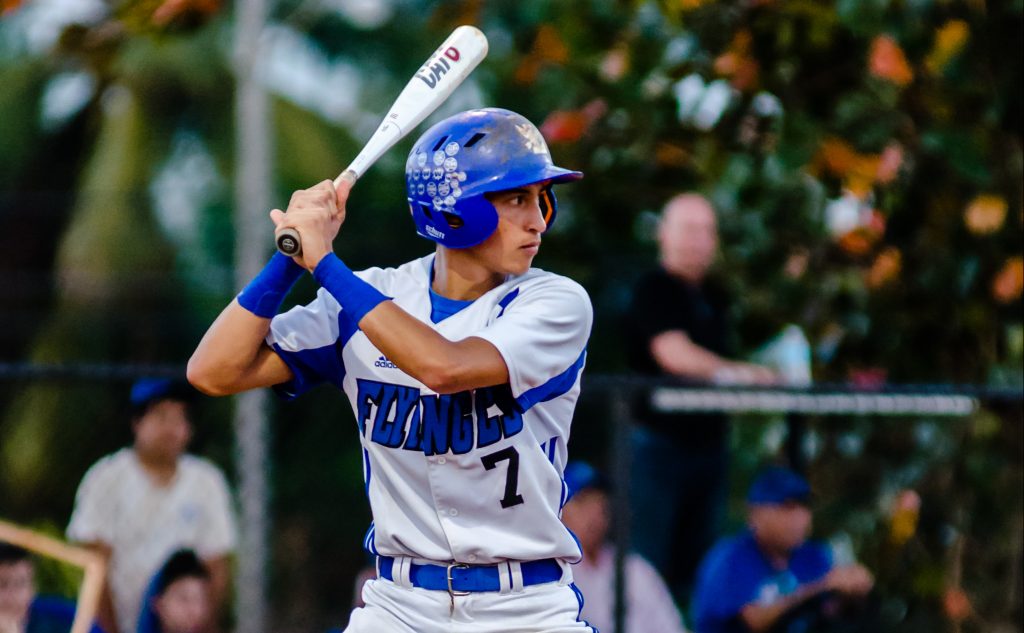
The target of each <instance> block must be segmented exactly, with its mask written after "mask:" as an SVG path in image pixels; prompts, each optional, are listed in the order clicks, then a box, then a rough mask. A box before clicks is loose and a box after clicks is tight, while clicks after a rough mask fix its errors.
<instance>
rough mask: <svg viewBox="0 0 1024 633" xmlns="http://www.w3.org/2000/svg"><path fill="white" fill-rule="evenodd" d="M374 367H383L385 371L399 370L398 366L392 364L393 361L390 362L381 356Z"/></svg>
mask: <svg viewBox="0 0 1024 633" xmlns="http://www.w3.org/2000/svg"><path fill="white" fill-rule="evenodd" d="M374 366H375V367H383V368H384V369H398V365H396V364H394V363H392V362H391V361H389V360H388V359H387V358H385V357H384V356H381V357H380V358H378V359H377V361H376V362H375V363H374Z"/></svg>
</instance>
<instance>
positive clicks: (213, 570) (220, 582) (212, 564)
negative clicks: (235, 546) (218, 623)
mask: <svg viewBox="0 0 1024 633" xmlns="http://www.w3.org/2000/svg"><path fill="white" fill-rule="evenodd" d="M204 563H205V564H206V569H207V570H208V571H209V572H210V598H211V602H212V604H213V612H214V614H215V617H214V619H215V620H217V619H219V618H220V615H221V611H222V610H223V608H224V604H225V603H226V602H227V597H228V591H229V590H230V584H231V565H230V560H229V559H228V557H227V556H218V557H217V558H212V559H209V560H206V561H204Z"/></svg>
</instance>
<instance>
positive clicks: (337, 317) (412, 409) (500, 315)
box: [267, 255, 593, 565]
mask: <svg viewBox="0 0 1024 633" xmlns="http://www.w3.org/2000/svg"><path fill="white" fill-rule="evenodd" d="M433 259H434V258H433V255H430V256H427V257H424V258H421V259H418V260H414V261H412V262H409V263H407V264H404V265H402V266H401V267H399V268H393V269H379V268H372V269H369V270H365V271H361V272H359V273H357V275H358V276H359V277H361V278H362V279H364V280H365V281H367V282H368V283H370V284H372V285H373V286H375V287H376V288H377V289H378V290H380V291H381V292H382V293H384V294H386V295H388V296H390V297H393V298H394V301H395V303H396V304H397V305H398V306H399V307H401V308H402V309H403V310H405V311H406V312H408V313H409V314H411V315H412V316H414V317H416V318H417V319H420V320H421V321H423V322H424V323H427V324H429V325H431V327H433V328H434V329H435V330H436V331H437V332H439V333H440V334H442V335H444V336H445V337H446V338H448V339H449V340H461V339H464V338H467V337H470V336H476V337H480V338H482V339H485V340H487V341H489V342H491V343H492V344H493V345H494V346H495V347H496V348H497V349H498V351H499V352H500V353H501V355H502V357H503V358H504V359H505V363H506V365H507V366H508V372H509V383H508V384H505V385H500V386H496V387H487V388H481V389H476V390H473V391H465V392H460V393H455V394H447V395H438V394H436V393H434V392H432V391H431V390H429V389H427V388H426V387H425V386H424V385H423V384H422V383H420V382H418V381H417V380H415V379H413V378H411V377H410V376H408V375H406V374H405V373H404V372H403V371H402V370H400V369H398V368H397V367H396V366H395V365H394V364H393V363H392V362H391V361H389V360H388V359H387V358H385V357H384V356H383V355H382V354H381V353H380V351H378V350H377V349H376V348H375V347H374V346H373V344H372V343H371V342H370V341H369V339H368V338H367V337H366V336H365V335H364V334H363V333H362V332H361V331H359V329H358V327H357V325H356V323H354V322H353V320H352V319H351V318H350V317H348V315H346V314H345V311H344V310H343V309H341V307H340V306H339V304H338V302H337V301H335V299H334V298H333V297H332V296H331V295H330V293H328V292H327V291H326V290H323V289H321V290H320V291H319V293H318V295H317V298H316V299H315V300H314V301H313V302H311V303H310V304H308V305H306V306H303V307H296V308H293V309H292V310H290V311H288V312H286V313H283V314H280V315H278V316H277V317H275V318H274V319H273V321H272V322H271V328H270V334H269V335H268V337H267V342H268V343H269V344H270V345H271V346H272V347H273V348H274V349H275V350H276V351H277V353H278V354H280V356H281V358H282V359H284V361H285V362H286V363H287V364H288V365H289V367H291V369H292V371H293V373H294V379H293V380H292V381H291V382H289V383H287V384H285V385H280V386H279V391H280V392H283V393H284V394H285V395H287V396H295V395H298V394H300V393H302V392H304V391H306V390H307V389H309V388H310V387H312V386H314V385H316V384H319V383H321V382H329V383H332V384H334V385H335V386H337V387H338V388H340V389H343V390H344V391H345V393H346V394H347V395H348V397H349V400H350V402H351V404H352V410H353V412H354V414H355V417H356V421H357V423H358V428H359V437H360V442H361V443H362V447H363V458H364V465H365V469H364V478H365V483H366V490H367V495H368V496H369V499H370V507H371V509H372V512H373V518H374V523H373V524H372V525H371V526H370V530H369V532H368V533H367V535H366V539H365V541H364V546H365V547H366V549H367V550H369V551H370V552H371V553H374V554H381V555H385V556H409V557H416V558H422V559H428V560H433V561H456V562H459V563H466V564H478V565H479V564H490V563H498V562H501V561H504V560H513V561H530V560H539V559H546V558H558V559H563V560H566V561H576V560H579V558H580V556H581V552H580V548H579V545H578V544H577V542H576V540H575V537H574V536H573V535H572V534H571V533H570V532H569V531H568V529H566V527H565V526H564V525H563V524H562V523H561V521H560V519H559V517H560V514H561V508H562V506H563V505H564V503H565V500H566V485H565V482H564V481H563V479H562V471H563V469H564V466H565V462H566V458H567V450H566V443H567V442H568V440H569V426H570V423H571V420H572V415H573V410H574V408H575V405H576V400H577V397H578V396H579V390H580V375H581V373H582V370H583V365H584V361H585V359H586V344H587V339H588V338H589V336H590V328H591V324H592V321H593V311H592V308H591V305H590V300H589V298H588V296H587V293H586V291H585V290H583V288H582V287H581V286H580V285H579V284H577V283H576V282H573V281H571V280H569V279H567V278H565V277H561V276H558V275H555V274H552V273H548V272H544V271H542V270H538V269H530V270H529V271H528V272H527V273H526V274H524V275H521V276H518V277H512V278H510V279H508V280H507V281H506V282H505V283H503V284H501V285H499V286H498V287H496V288H494V289H492V290H490V291H489V292H487V293H486V294H484V295H483V296H481V297H480V298H478V299H476V300H475V301H473V302H472V303H471V304H470V305H468V306H467V307H465V308H464V309H462V310H461V311H459V312H457V313H456V314H454V315H452V316H449V317H448V318H446V319H444V320H442V321H441V322H439V323H436V324H435V323H432V321H431V318H430V315H431V301H430V294H429V287H430V278H431V271H432V266H433Z"/></svg>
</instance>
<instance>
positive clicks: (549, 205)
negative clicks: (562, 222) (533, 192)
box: [540, 185, 558, 231]
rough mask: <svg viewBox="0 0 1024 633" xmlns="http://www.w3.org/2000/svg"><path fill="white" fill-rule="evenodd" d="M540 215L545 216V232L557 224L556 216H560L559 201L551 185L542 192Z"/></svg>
mask: <svg viewBox="0 0 1024 633" xmlns="http://www.w3.org/2000/svg"><path fill="white" fill-rule="evenodd" d="M540 213H541V215H542V216H544V224H545V227H546V228H545V229H544V230H545V231H547V230H548V229H550V228H551V225H552V224H554V223H555V216H556V215H558V200H557V199H556V198H555V192H554V190H553V189H552V188H551V185H548V186H547V187H544V189H542V190H541V192H540Z"/></svg>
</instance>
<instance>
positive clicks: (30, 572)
mask: <svg viewBox="0 0 1024 633" xmlns="http://www.w3.org/2000/svg"><path fill="white" fill-rule="evenodd" d="M74 619H75V603H74V602H73V601H71V600H67V599H65V598H59V597H55V596H38V595H36V583H35V565H34V564H33V562H32V557H31V556H30V555H29V553H28V552H27V551H26V550H24V549H22V548H20V547H17V546H15V545H11V544H10V543H3V542H0V633H67V632H68V631H69V630H70V629H71V623H72V622H74ZM90 633H103V630H102V629H100V628H99V627H98V626H95V625H94V626H93V627H92V629H91V631H90Z"/></svg>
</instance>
